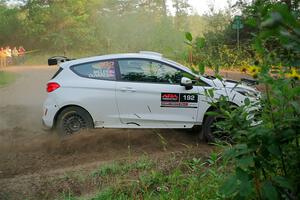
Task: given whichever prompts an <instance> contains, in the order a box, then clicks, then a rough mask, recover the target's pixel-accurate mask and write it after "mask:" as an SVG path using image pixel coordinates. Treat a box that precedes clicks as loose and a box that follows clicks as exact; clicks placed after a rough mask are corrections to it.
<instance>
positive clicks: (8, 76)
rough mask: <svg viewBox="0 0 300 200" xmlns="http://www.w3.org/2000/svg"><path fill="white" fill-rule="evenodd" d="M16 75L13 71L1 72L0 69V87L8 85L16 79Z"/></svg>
mask: <svg viewBox="0 0 300 200" xmlns="http://www.w3.org/2000/svg"><path fill="white" fill-rule="evenodd" d="M16 78H17V77H16V75H15V74H14V73H9V72H2V71H0V87H2V86H5V85H8V84H9V83H12V82H13V81H15V80H16Z"/></svg>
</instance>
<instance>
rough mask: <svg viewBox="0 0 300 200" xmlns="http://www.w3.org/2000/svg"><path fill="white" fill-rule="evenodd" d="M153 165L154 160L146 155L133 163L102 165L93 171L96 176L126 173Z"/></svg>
mask: <svg viewBox="0 0 300 200" xmlns="http://www.w3.org/2000/svg"><path fill="white" fill-rule="evenodd" d="M152 166H153V162H152V161H151V160H149V159H148V158H146V157H143V158H141V159H139V160H137V161H135V162H133V163H127V162H119V163H112V164H109V165H104V166H102V167H101V168H100V169H99V170H97V171H95V172H93V173H92V176H93V177H96V176H101V177H104V176H114V175H120V174H126V173H128V172H130V171H134V170H146V169H150V168H151V167H152Z"/></svg>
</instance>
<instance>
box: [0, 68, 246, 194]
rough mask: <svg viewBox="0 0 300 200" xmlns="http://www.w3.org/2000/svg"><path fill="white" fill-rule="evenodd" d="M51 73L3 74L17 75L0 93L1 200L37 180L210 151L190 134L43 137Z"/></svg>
mask: <svg viewBox="0 0 300 200" xmlns="http://www.w3.org/2000/svg"><path fill="white" fill-rule="evenodd" d="M56 70H57V68H56V67H48V66H20V67H9V68H7V69H5V71H9V72H14V73H17V74H18V78H17V80H16V82H15V83H12V84H10V85H9V86H6V87H1V88H0V199H1V198H4V195H3V193H5V194H6V197H7V198H8V197H14V194H13V193H20V192H21V193H22V192H23V193H28V192H29V193H30V191H31V189H32V188H31V186H30V184H28V183H31V185H32V184H34V181H35V180H36V178H37V177H41V176H46V175H48V176H49V175H51V174H57V173H58V174H63V173H65V171H68V170H76V169H79V168H80V169H83V168H90V167H91V166H94V167H95V166H99V165H101V163H102V162H107V161H112V160H118V159H124V158H127V157H129V156H136V157H138V156H141V155H144V154H147V155H153V156H157V157H159V156H160V155H162V154H166V153H171V152H178V151H182V150H186V149H187V148H190V147H197V149H198V150H199V151H203V152H209V151H210V149H211V147H210V146H208V145H206V144H203V143H201V142H199V141H198V140H197V136H196V135H195V134H192V133H191V132H189V131H179V130H124V129H114V130H108V129H99V130H93V131H90V132H85V133H80V134H77V135H74V136H72V137H68V138H64V139H62V138H59V137H58V136H57V135H56V134H53V133H51V132H48V131H44V130H43V129H42V124H41V116H42V104H43V101H44V100H45V98H46V95H47V93H46V91H45V86H46V83H47V81H48V80H49V79H50V78H51V76H52V75H53V74H54V73H55V71H56ZM224 75H225V76H226V75H227V76H228V77H230V78H234V79H236V78H239V77H240V76H241V75H240V73H239V72H230V73H228V72H225V73H224ZM7 194H8V195H7ZM1 195H2V196H1ZM8 199H9V198H8Z"/></svg>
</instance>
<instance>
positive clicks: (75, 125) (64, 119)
mask: <svg viewBox="0 0 300 200" xmlns="http://www.w3.org/2000/svg"><path fill="white" fill-rule="evenodd" d="M90 128H93V120H92V118H91V116H90V114H89V113H88V112H87V111H85V110H84V109H82V108H80V107H76V106H71V107H67V108H65V109H64V110H63V111H62V112H61V113H60V114H59V115H58V117H57V124H56V129H57V131H58V133H59V134H61V135H72V134H74V133H77V132H79V131H81V130H84V129H90Z"/></svg>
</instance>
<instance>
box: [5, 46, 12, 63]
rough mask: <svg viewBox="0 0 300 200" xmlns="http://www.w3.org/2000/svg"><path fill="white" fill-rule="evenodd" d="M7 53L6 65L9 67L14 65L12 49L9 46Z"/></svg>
mask: <svg viewBox="0 0 300 200" xmlns="http://www.w3.org/2000/svg"><path fill="white" fill-rule="evenodd" d="M5 51H6V63H7V65H11V64H12V55H11V49H10V47H9V46H7V47H6V49H5Z"/></svg>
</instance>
